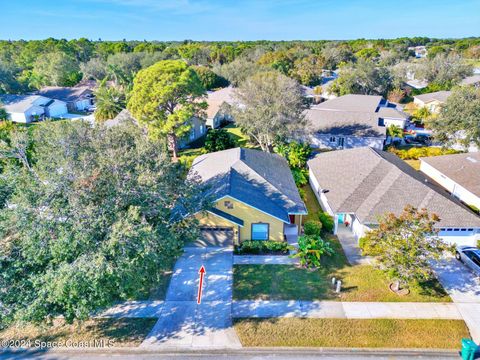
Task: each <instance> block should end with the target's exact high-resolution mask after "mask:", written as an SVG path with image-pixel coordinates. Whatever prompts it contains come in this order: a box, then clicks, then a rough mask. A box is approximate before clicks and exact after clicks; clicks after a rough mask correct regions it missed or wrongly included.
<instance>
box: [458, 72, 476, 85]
mask: <svg viewBox="0 0 480 360" xmlns="http://www.w3.org/2000/svg"><path fill="white" fill-rule="evenodd" d="M461 84H462V85H475V84H480V74H476V75H472V76H469V77H466V78H465V79H463V80H462V82H461Z"/></svg>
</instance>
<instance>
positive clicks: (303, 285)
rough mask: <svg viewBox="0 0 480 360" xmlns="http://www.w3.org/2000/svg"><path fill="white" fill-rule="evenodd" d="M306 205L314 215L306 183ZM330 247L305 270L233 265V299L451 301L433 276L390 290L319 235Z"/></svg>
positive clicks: (380, 277)
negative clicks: (336, 287) (400, 291)
mask: <svg viewBox="0 0 480 360" xmlns="http://www.w3.org/2000/svg"><path fill="white" fill-rule="evenodd" d="M303 189H304V190H305V195H306V198H307V199H306V206H307V209H308V212H309V215H312V214H313V215H314V217H313V218H312V219H317V220H318V217H317V216H316V214H318V211H319V210H320V206H319V204H318V201H317V199H316V197H315V194H314V193H313V191H312V189H311V187H310V186H309V185H307V186H305V187H303ZM322 236H323V237H324V238H325V239H327V240H328V241H329V242H330V243H331V244H332V247H333V249H334V255H333V256H331V257H325V258H324V259H322V267H321V268H319V269H316V270H307V269H304V268H301V267H298V266H294V265H235V266H234V268H233V285H234V287H233V298H234V299H235V300H311V301H313V300H334V301H372V302H375V301H381V302H451V299H450V297H449V296H448V294H447V293H446V292H445V290H444V289H443V288H442V286H441V285H440V284H439V282H438V281H436V280H434V281H431V282H428V283H425V284H423V285H422V286H411V287H410V294H409V295H406V296H400V295H397V294H395V293H393V292H392V291H390V289H389V287H388V285H389V283H390V281H389V280H388V278H387V276H386V275H385V274H384V273H383V272H382V271H380V270H378V269H375V268H374V267H372V266H369V265H356V266H351V265H350V264H349V263H348V261H347V259H346V257H345V254H344V252H343V249H342V247H341V245H340V242H339V241H338V238H337V237H336V236H334V235H322ZM332 277H335V278H336V279H340V280H341V281H342V291H341V293H340V295H338V294H336V293H335V292H334V291H333V288H332V286H331V280H332Z"/></svg>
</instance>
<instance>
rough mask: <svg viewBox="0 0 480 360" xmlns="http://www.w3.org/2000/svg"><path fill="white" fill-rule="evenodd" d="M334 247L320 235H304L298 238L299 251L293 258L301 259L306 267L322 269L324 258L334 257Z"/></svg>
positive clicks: (301, 262)
mask: <svg viewBox="0 0 480 360" xmlns="http://www.w3.org/2000/svg"><path fill="white" fill-rule="evenodd" d="M333 253H334V250H333V248H332V245H331V244H330V243H329V242H328V241H325V240H323V239H322V238H321V237H320V236H318V235H303V236H300V237H299V238H298V249H297V252H296V254H294V255H292V256H293V257H296V258H299V259H300V264H301V265H302V266H305V267H320V265H321V259H322V256H325V255H326V256H331V255H333Z"/></svg>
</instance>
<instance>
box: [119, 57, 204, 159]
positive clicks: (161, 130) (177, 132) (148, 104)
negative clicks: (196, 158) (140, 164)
mask: <svg viewBox="0 0 480 360" xmlns="http://www.w3.org/2000/svg"><path fill="white" fill-rule="evenodd" d="M204 94H205V88H204V87H203V85H202V83H201V82H200V79H199V78H198V75H197V73H196V72H195V70H193V69H192V68H191V67H189V66H188V65H187V64H185V63H184V62H183V61H179V60H164V61H159V62H157V63H156V64H154V65H152V66H150V67H148V68H146V69H143V70H141V71H139V72H138V73H137V75H136V76H135V79H134V82H133V89H132V93H131V96H130V99H129V101H128V110H130V112H131V113H132V115H133V116H134V117H135V118H136V119H138V121H139V123H140V124H142V125H143V126H145V127H146V128H147V129H148V133H149V135H150V137H151V138H154V139H162V138H165V137H166V138H167V139H168V146H169V149H170V150H171V151H172V153H173V158H174V159H176V158H177V151H178V141H179V139H181V138H183V137H185V136H186V135H187V134H188V133H189V131H190V129H191V122H189V121H188V120H189V119H190V118H192V117H193V116H199V115H200V114H201V113H202V110H203V109H205V108H206V106H207V104H206V103H205V102H200V101H197V100H199V99H200V98H201V97H202V96H203V95H204Z"/></svg>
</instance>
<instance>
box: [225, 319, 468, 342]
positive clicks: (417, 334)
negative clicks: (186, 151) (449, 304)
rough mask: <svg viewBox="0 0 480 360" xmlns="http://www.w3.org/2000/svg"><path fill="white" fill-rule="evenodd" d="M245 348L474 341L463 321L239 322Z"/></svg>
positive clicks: (236, 325) (242, 320) (295, 320)
mask: <svg viewBox="0 0 480 360" xmlns="http://www.w3.org/2000/svg"><path fill="white" fill-rule="evenodd" d="M234 327H235V331H236V333H237V334H238V336H239V338H240V341H241V342H242V345H243V346H252V347H273V346H275V347H276V346H295V347H355V348H429V349H458V348H460V341H461V339H462V338H470V334H469V332H468V329H467V327H466V325H465V323H464V322H463V321H461V320H398V319H369V320H365V319H301V318H280V319H237V320H235V324H234Z"/></svg>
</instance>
